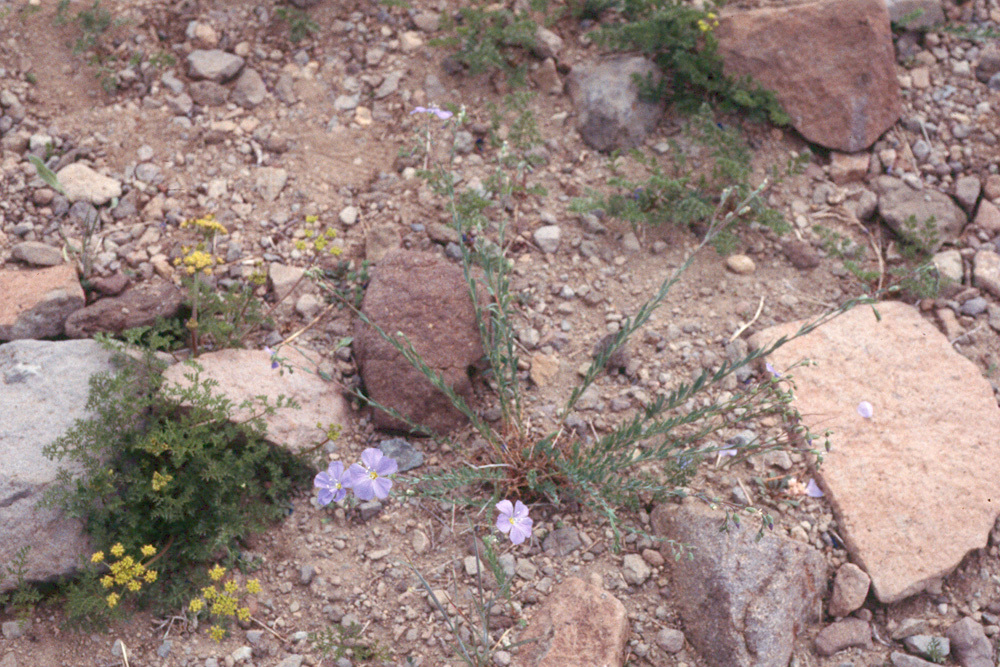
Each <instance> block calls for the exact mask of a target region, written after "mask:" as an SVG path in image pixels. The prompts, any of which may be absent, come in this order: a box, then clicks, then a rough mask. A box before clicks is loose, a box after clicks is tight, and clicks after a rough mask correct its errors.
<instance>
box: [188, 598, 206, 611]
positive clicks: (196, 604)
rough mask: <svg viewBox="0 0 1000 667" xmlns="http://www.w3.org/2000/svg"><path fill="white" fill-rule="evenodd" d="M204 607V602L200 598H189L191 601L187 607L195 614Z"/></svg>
mask: <svg viewBox="0 0 1000 667" xmlns="http://www.w3.org/2000/svg"><path fill="white" fill-rule="evenodd" d="M204 608H205V602H204V601H203V600H202V599H201V598H195V599H193V600H191V603H190V604H189V605H188V609H190V610H191V611H192V612H194V613H195V614H197V613H198V612H199V611H201V610H202V609H204Z"/></svg>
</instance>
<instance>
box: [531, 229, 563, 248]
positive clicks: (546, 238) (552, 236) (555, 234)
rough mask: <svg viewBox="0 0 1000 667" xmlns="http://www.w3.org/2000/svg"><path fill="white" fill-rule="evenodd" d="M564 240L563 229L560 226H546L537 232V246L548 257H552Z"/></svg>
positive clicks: (535, 234)
mask: <svg viewBox="0 0 1000 667" xmlns="http://www.w3.org/2000/svg"><path fill="white" fill-rule="evenodd" d="M560 238H562V229H560V228H559V225H544V226H542V227H539V228H538V229H536V230H535V233H534V239H535V244H536V245H537V246H538V247H539V248H541V249H542V252H544V253H545V254H547V255H551V254H552V253H554V252H555V251H556V250H558V249H559V239H560Z"/></svg>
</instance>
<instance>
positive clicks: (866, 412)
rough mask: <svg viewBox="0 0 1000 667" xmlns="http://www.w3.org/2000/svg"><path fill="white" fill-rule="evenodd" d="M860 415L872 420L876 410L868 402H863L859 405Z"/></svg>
mask: <svg viewBox="0 0 1000 667" xmlns="http://www.w3.org/2000/svg"><path fill="white" fill-rule="evenodd" d="M858 414H859V415H861V416H862V417H864V418H865V419H871V418H872V416H873V415H874V414H875V408H873V407H872V404H871V403H869V402H868V401H861V402H860V403H858Z"/></svg>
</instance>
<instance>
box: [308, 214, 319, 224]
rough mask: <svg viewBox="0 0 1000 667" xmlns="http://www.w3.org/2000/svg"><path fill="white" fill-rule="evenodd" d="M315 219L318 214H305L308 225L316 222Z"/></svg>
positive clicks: (317, 217) (317, 218)
mask: <svg viewBox="0 0 1000 667" xmlns="http://www.w3.org/2000/svg"><path fill="white" fill-rule="evenodd" d="M317 220H319V216H318V215H307V216H306V222H308V223H309V224H310V225H311V224H312V223H314V222H316V221H317Z"/></svg>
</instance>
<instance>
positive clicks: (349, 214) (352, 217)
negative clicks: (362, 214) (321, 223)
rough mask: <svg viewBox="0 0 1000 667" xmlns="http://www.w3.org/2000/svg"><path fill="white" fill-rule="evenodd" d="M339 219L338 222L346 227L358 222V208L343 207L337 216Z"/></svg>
mask: <svg viewBox="0 0 1000 667" xmlns="http://www.w3.org/2000/svg"><path fill="white" fill-rule="evenodd" d="M337 217H338V218H340V222H341V223H342V224H344V225H346V226H348V227H350V226H351V225H353V224H354V223H356V222H357V221H358V207H357V206H345V207H344V208H342V209H340V214H339V215H338V216H337Z"/></svg>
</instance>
